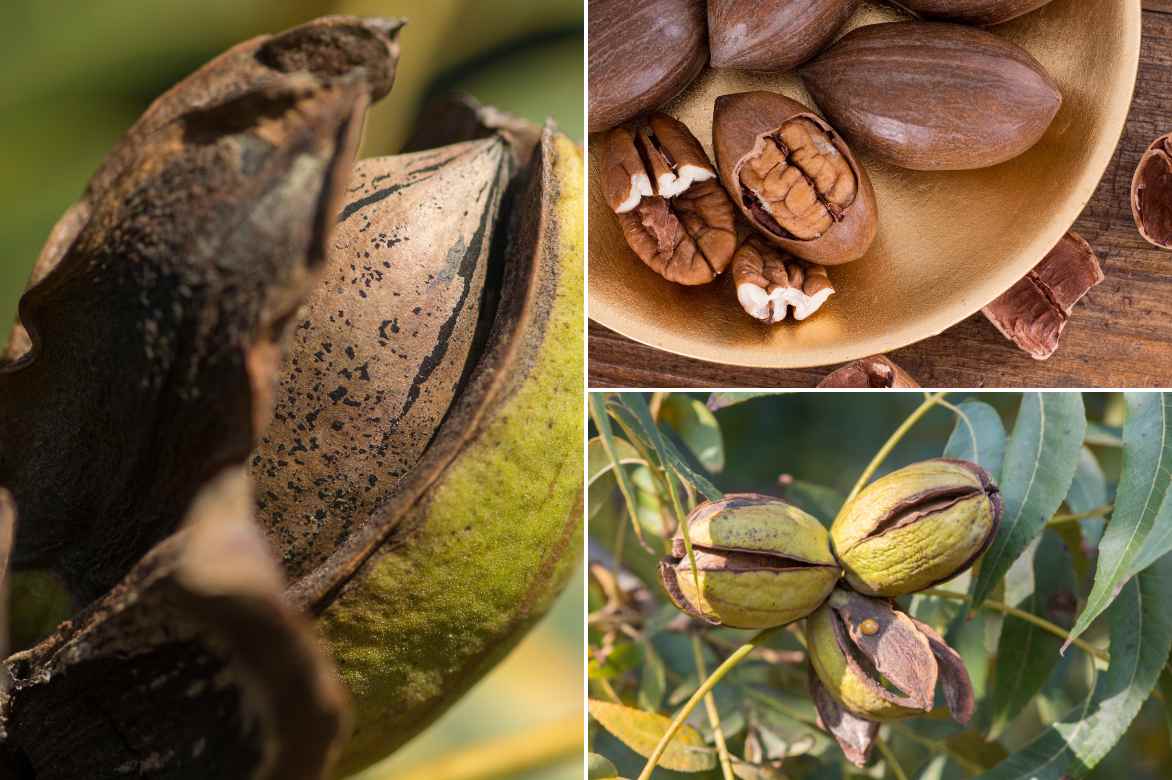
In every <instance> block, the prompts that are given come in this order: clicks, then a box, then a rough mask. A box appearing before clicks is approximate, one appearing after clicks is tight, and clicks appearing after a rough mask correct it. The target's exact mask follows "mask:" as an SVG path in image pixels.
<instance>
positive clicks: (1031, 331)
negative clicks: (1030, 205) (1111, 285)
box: [981, 232, 1105, 360]
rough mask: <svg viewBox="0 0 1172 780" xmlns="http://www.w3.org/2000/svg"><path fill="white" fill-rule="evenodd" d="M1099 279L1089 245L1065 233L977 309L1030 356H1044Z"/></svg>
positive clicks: (1054, 347) (1051, 351) (1055, 346)
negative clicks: (1012, 282)
mask: <svg viewBox="0 0 1172 780" xmlns="http://www.w3.org/2000/svg"><path fill="white" fill-rule="evenodd" d="M1104 278H1105V277H1104V276H1103V269H1102V268H1101V267H1100V266H1099V258H1098V257H1097V256H1096V255H1095V250H1093V249H1092V248H1091V245H1090V244H1088V243H1087V242H1086V241H1085V240H1084V239H1083V238H1082V236H1080V235H1078V234H1077V233H1073V232H1072V233H1067V234H1066V235H1065V236H1063V237H1062V239H1061V240H1060V241H1059V242H1058V245H1057V246H1055V247H1054V248H1053V249H1052V250H1050V253H1049V254H1047V255H1046V257H1044V258H1043V259H1042V262H1040V263H1038V264H1037V265H1036V266H1034V268H1033V269H1031V270H1030V272H1029V273H1028V274H1026V275H1025V276H1024V277H1023V278H1022V279H1020V280H1019V281H1018V282H1017V283H1016V284H1015V285H1013V287H1011V288H1009V290H1007V291H1006V292H1005V293H1004V294H1002V295H1001V296H999V297H998V298H997V299H996V300H994V301H993V302H992V303H990V304H989V305H988V306H986V307H985V308H983V309H981V311H982V313H983V314H984V315H985V317H986V318H987V319H988V320H989V321H990V322H991V323H993V325H994V326H996V328H997V330H999V331H1001V334H1002V335H1003V336H1005V338H1007V339H1009V340H1010V341H1012V342H1013V343H1014V344H1016V345H1017V346H1019V347H1021V349H1022V350H1024V351H1025V352H1026V353H1028V354H1029V356H1030V357H1032V358H1034V359H1035V360H1046V359H1047V358H1049V357H1050V356H1051V355H1053V354H1054V352H1055V351H1056V350H1057V349H1058V342H1059V339H1061V337H1062V331H1063V330H1065V329H1066V323H1067V322H1068V321H1069V320H1070V313H1071V311H1072V310H1073V308H1074V305H1075V304H1076V303H1078V301H1080V300H1081V299H1082V298H1083V296H1084V295H1086V294H1087V293H1088V292H1090V290H1091V288H1092V287H1094V286H1096V285H1097V284H1099V283H1100V282H1102V281H1103V279H1104Z"/></svg>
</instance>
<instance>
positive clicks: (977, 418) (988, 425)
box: [944, 401, 1005, 474]
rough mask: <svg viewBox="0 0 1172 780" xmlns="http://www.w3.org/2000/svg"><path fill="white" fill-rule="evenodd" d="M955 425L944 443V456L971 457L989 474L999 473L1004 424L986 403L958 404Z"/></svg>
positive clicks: (1003, 452) (1003, 445) (1003, 454)
mask: <svg viewBox="0 0 1172 780" xmlns="http://www.w3.org/2000/svg"><path fill="white" fill-rule="evenodd" d="M957 409H958V410H959V413H958V414H957V417H956V427H955V428H953V429H952V435H951V436H949V437H948V443H947V444H946V445H945V446H944V457H946V458H954V459H956V460H968V461H972V462H973V463H976V464H978V465H980V466H981V468H983V469H985V471H987V472H989V473H990V474H1000V473H1001V464H1002V462H1003V461H1004V459H1005V424H1004V423H1003V422H1001V415H999V414H997V410H996V409H994V408H993V407H992V406H989V404H987V403H983V402H981V401H965V402H963V403H961V404H958V405H957Z"/></svg>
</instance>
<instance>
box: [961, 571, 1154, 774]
mask: <svg viewBox="0 0 1172 780" xmlns="http://www.w3.org/2000/svg"><path fill="white" fill-rule="evenodd" d="M1169 593H1172V555H1166V556H1164V557H1163V558H1161V559H1160V560H1159V561H1158V562H1157V563H1156V564H1154V565H1153V566H1150V567H1149V568H1148V569H1146V570H1145V571H1144V572H1143V573H1141V574H1140V575H1139V576H1138V577H1136V578H1135V579H1133V580H1131V581H1130V582H1128V583H1127V585H1125V586H1124V588H1123V591H1122V592H1121V593H1120V594H1119V598H1117V599H1115V601H1114V603H1113V604H1112V605H1111V607H1110V608H1109V609H1108V611H1107V615H1108V617H1109V618H1110V623H1111V663H1110V665H1109V666H1108V667H1107V670H1106V671H1105V672H1103V673H1101V674H1100V675H1099V679H1098V681H1097V683H1096V685H1095V688H1094V691H1093V693H1092V694H1091V696H1089V697H1088V698H1087V700H1086V702H1085V703H1084V704H1082V705H1080V706H1078V707H1076V708H1075V709H1074V710H1073V711H1071V712H1070V713H1068V714H1067V715H1066V717H1065V718H1063V719H1062V720H1061V721H1060V722H1058V723H1055V724H1054V725H1053V726H1051V727H1050V728H1048V729H1047V730H1046V731H1044V732H1043V733H1042V734H1041V735H1040V736H1038V737H1037V738H1036V739H1035V740H1034V741H1033V742H1031V743H1029V744H1028V745H1026V746H1025V747H1024V748H1021V749H1019V750H1017V751H1016V752H1015V753H1014V754H1013V755H1012V756H1010V757H1009V758H1008V759H1006V760H1005V761H1003V762H1001V763H1000V764H999V765H998V766H997V767H996V768H994V769H993V771H991V772H987V773H985V774H983V775H981V776H980V780H1027V779H1028V780H1058V779H1059V778H1062V777H1072V778H1078V777H1084V776H1086V775H1087V774H1088V773H1089V772H1090V770H1092V769H1093V768H1094V767H1095V766H1096V765H1097V764H1098V763H1099V762H1100V761H1101V760H1102V759H1103V757H1104V756H1106V755H1107V753H1108V752H1109V751H1110V750H1111V748H1112V747H1114V746H1115V743H1117V742H1118V741H1119V739H1120V738H1121V737H1122V736H1123V734H1124V733H1125V732H1126V731H1127V729H1128V727H1129V726H1130V725H1131V722H1132V720H1134V719H1135V716H1136V714H1138V713H1139V710H1140V707H1141V706H1143V703H1144V702H1145V701H1146V700H1147V698H1148V696H1149V695H1150V694H1151V692H1152V687H1153V686H1154V685H1155V683H1156V678H1157V677H1158V676H1159V675H1160V672H1161V670H1162V669H1163V668H1164V666H1165V664H1166V663H1167V661H1168V652H1169V650H1170V649H1172V610H1168V609H1167V601H1168V594H1169Z"/></svg>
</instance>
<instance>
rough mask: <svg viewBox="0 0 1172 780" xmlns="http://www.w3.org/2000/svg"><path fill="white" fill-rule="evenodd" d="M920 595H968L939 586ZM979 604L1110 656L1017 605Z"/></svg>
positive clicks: (988, 601)
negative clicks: (1071, 636) (1072, 637)
mask: <svg viewBox="0 0 1172 780" xmlns="http://www.w3.org/2000/svg"><path fill="white" fill-rule="evenodd" d="M920 595H922V596H935V597H937V598H942V599H952V600H954V601H966V600H968V596H967V595H965V594H964V593H953V592H952V591H949V590H942V589H940V588H929V589H928V590H924V591H920ZM981 606H982V607H984V608H986V609H991V610H994V611H997V612H1002V613H1004V614H1006V615H1012V616H1013V617H1015V618H1019V619H1020V620H1024V621H1026V622H1027V623H1033V624H1034V625H1035V626H1037V627H1038V628H1040V629H1042V630H1043V631H1048V632H1050V633H1051V634H1053V635H1054V636H1056V637H1060V638H1062V639H1067V640H1070V642H1071V644H1073V645H1074V646H1075V647H1077V648H1078V649H1080V650H1082V651H1083V652H1084V653H1086V654H1088V655H1090V656H1092V657H1094V658H1097V659H1099V660H1100V661H1104V662H1106V661H1108V660H1109V659H1110V656H1109V655H1108V654H1107V653H1106V652H1105V651H1103V650H1100V649H1099V648H1097V647H1095V646H1094V645H1092V644H1089V643H1087V642H1085V641H1083V640H1082V639H1071V638H1070V634H1069V633H1067V631H1066V629H1064V628H1063V627H1062V626H1060V625H1057V624H1056V623H1051V622H1050V621H1049V620H1046V619H1045V618H1040V617H1038V616H1037V615H1035V614H1033V613H1031V612H1026V611H1025V610H1022V609H1018V608H1017V607H1011V606H1009V605H1008V604H1005V603H1004V602H1001V601H993V600H991V599H986V600H985V601H984V602H983V603H982V604H981Z"/></svg>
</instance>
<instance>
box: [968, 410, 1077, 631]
mask: <svg viewBox="0 0 1172 780" xmlns="http://www.w3.org/2000/svg"><path fill="white" fill-rule="evenodd" d="M1086 422H1087V421H1086V412H1085V411H1084V409H1083V403H1082V396H1081V395H1079V394H1078V393H1026V394H1025V395H1023V396H1022V399H1021V407H1020V409H1019V410H1018V413H1017V422H1016V423H1014V426H1013V433H1012V434H1011V435H1010V437H1009V443H1008V445H1007V446H1006V450H1005V463H1004V466H1003V467H1002V469H1001V482H1000V488H1001V500H1002V506H1003V508H1002V514H1001V525H1000V526H999V527H998V529H997V535H996V536H995V537H994V538H993V543H992V544H991V545H989V549H988V550H987V551H986V552H985V555H984V557H983V558H982V559H981V569H980V572H979V573H978V574H977V578H976V580H975V582H974V584H973V600H972V607H973V608H976V607H978V606H980V605H981V604H982V603H983V602H984V601H985V599H986V598H988V596H989V593H990V592H991V591H992V590H993V588H994V587H996V585H997V583H998V582H999V581H1000V580H1001V578H1002V577H1003V576H1005V572H1007V571H1009V567H1010V565H1012V564H1013V562H1014V561H1015V560H1016V559H1017V556H1019V555H1021V553H1022V551H1023V550H1025V548H1026V547H1027V546H1029V543H1030V542H1032V541H1033V540H1034V538H1035V537H1036V536H1037V535H1038V534H1039V533H1041V531H1042V529H1043V528H1044V527H1045V525H1046V521H1047V520H1048V519H1049V518H1050V516H1051V515H1053V514H1054V513H1055V512H1056V511H1057V510H1058V507H1059V506H1061V505H1062V500H1063V499H1064V498H1066V493H1067V491H1068V490H1069V489H1070V483H1071V481H1072V480H1073V479H1074V469H1075V467H1076V466H1077V465H1078V454H1079V452H1080V451H1081V450H1082V441H1083V435H1084V433H1085V432H1086Z"/></svg>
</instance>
